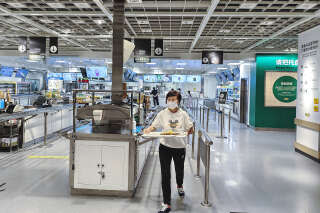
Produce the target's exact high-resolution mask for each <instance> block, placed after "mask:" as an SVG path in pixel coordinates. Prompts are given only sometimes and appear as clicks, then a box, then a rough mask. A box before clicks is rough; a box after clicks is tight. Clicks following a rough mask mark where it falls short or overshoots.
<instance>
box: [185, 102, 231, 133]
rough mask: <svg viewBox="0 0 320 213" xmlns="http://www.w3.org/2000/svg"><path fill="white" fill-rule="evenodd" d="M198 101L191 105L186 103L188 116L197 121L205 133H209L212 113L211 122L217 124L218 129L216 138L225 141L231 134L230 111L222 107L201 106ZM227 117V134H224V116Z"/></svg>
mask: <svg viewBox="0 0 320 213" xmlns="http://www.w3.org/2000/svg"><path fill="white" fill-rule="evenodd" d="M185 102H187V103H188V100H187V101H186V100H184V102H183V103H185ZM200 102H201V101H199V99H195V100H193V101H192V104H190V103H188V104H187V105H184V106H186V108H187V109H188V110H189V111H190V114H191V115H192V116H193V117H194V118H195V120H197V121H198V120H199V122H200V124H201V127H202V128H205V129H206V131H207V132H208V131H209V126H210V125H209V124H210V116H211V113H213V120H214V121H217V118H218V122H219V129H218V134H219V135H218V136H217V137H216V138H221V139H227V138H228V137H227V136H229V135H230V132H231V109H230V108H228V107H225V106H224V105H218V106H219V107H218V108H217V107H216V105H214V106H210V107H209V106H207V105H205V104H201V103H200ZM217 113H218V116H217ZM226 115H227V116H228V134H226V133H225V131H226V128H225V116H226Z"/></svg>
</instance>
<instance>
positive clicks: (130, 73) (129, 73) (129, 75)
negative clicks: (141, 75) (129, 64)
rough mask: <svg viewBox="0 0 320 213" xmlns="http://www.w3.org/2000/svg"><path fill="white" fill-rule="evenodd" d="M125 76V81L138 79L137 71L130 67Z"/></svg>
mask: <svg viewBox="0 0 320 213" xmlns="http://www.w3.org/2000/svg"><path fill="white" fill-rule="evenodd" d="M123 78H124V81H125V82H135V81H137V73H135V72H133V71H132V70H130V69H127V70H126V71H124V73H123Z"/></svg>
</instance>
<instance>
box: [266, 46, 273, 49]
mask: <svg viewBox="0 0 320 213" xmlns="http://www.w3.org/2000/svg"><path fill="white" fill-rule="evenodd" d="M266 48H267V49H273V48H274V46H266Z"/></svg>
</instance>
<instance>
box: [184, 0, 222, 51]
mask: <svg viewBox="0 0 320 213" xmlns="http://www.w3.org/2000/svg"><path fill="white" fill-rule="evenodd" d="M219 2H220V0H211V5H210V7H209V8H208V10H207V12H208V13H207V15H206V16H205V17H204V18H203V19H202V22H201V24H200V26H199V28H198V31H197V33H196V37H195V38H194V40H193V42H192V44H191V47H190V49H189V53H190V52H191V51H192V49H193V48H194V46H195V45H196V44H197V42H198V40H199V38H200V36H201V35H202V32H203V30H204V28H205V27H206V26H207V24H208V22H209V20H210V17H211V14H213V12H214V10H215V9H216V7H217V6H218V4H219Z"/></svg>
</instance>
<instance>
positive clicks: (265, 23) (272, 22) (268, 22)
mask: <svg viewBox="0 0 320 213" xmlns="http://www.w3.org/2000/svg"><path fill="white" fill-rule="evenodd" d="M273 24H274V21H263V22H261V23H260V25H273Z"/></svg>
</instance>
